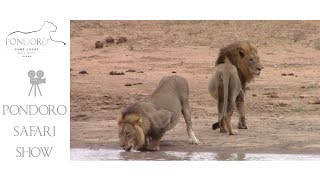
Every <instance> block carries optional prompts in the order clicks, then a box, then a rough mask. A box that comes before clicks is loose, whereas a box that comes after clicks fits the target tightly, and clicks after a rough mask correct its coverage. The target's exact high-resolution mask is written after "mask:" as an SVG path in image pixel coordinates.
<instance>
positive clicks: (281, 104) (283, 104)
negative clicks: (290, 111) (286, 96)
mask: <svg viewBox="0 0 320 180" xmlns="http://www.w3.org/2000/svg"><path fill="white" fill-rule="evenodd" d="M287 105H288V104H286V103H283V102H281V103H279V106H280V107H286V106H287Z"/></svg>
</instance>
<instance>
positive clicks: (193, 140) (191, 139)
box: [188, 138, 199, 145]
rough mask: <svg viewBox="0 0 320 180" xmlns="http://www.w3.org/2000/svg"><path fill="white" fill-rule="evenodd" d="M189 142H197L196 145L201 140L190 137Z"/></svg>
mask: <svg viewBox="0 0 320 180" xmlns="http://www.w3.org/2000/svg"><path fill="white" fill-rule="evenodd" d="M188 142H189V143H190V144H195V145H198V144H199V140H198V139H197V138H190V139H189V140H188Z"/></svg>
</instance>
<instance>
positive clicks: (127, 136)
mask: <svg viewBox="0 0 320 180" xmlns="http://www.w3.org/2000/svg"><path fill="white" fill-rule="evenodd" d="M136 137H137V131H136V130H135V128H134V127H133V125H131V124H123V125H122V126H121V127H120V129H119V138H120V146H121V147H122V148H123V149H124V150H125V151H130V150H131V149H132V148H133V147H134V146H135V145H136V141H137V139H136Z"/></svg>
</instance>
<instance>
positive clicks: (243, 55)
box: [237, 42, 263, 76]
mask: <svg viewBox="0 0 320 180" xmlns="http://www.w3.org/2000/svg"><path fill="white" fill-rule="evenodd" d="M238 52H239V55H240V62H238V63H239V64H238V66H237V67H241V68H244V69H245V68H247V70H246V71H242V72H243V73H244V72H246V74H251V75H257V76H258V75H260V71H261V70H262V69H263V66H262V65H261V64H260V59H259V56H258V52H257V50H256V49H255V48H254V47H253V46H251V45H250V44H249V43H248V42H242V43H240V45H239V47H238Z"/></svg>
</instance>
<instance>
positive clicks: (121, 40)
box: [117, 36, 128, 44]
mask: <svg viewBox="0 0 320 180" xmlns="http://www.w3.org/2000/svg"><path fill="white" fill-rule="evenodd" d="M127 41H128V38H126V37H124V36H120V37H118V39H117V44H120V43H124V42H127Z"/></svg>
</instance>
